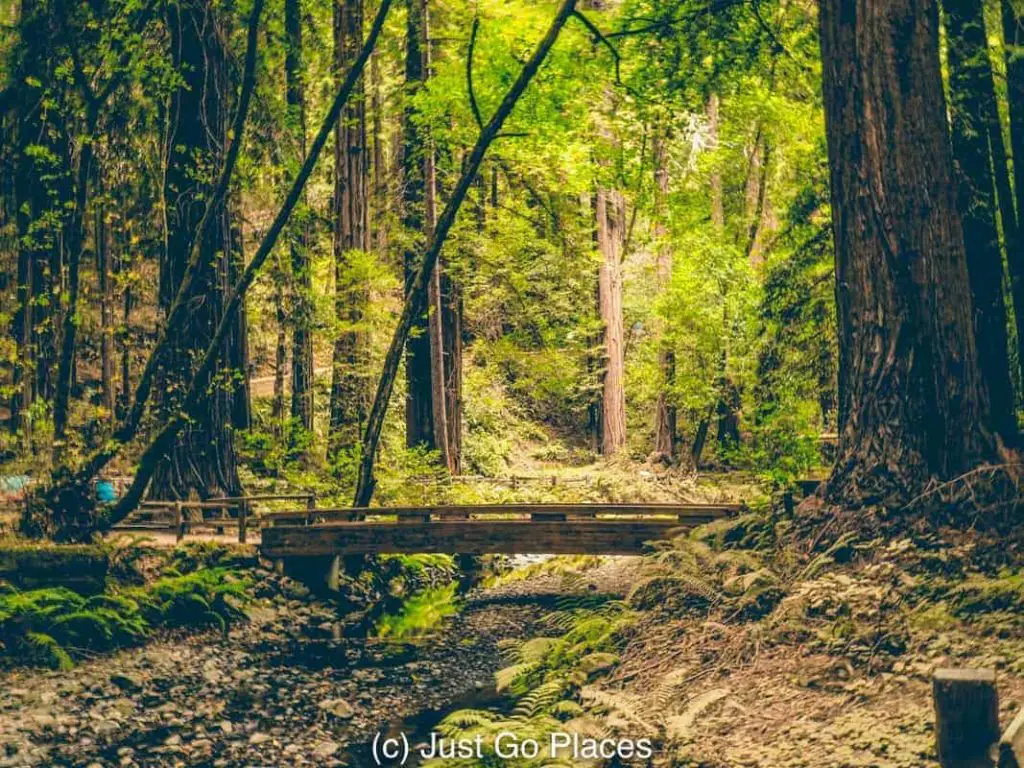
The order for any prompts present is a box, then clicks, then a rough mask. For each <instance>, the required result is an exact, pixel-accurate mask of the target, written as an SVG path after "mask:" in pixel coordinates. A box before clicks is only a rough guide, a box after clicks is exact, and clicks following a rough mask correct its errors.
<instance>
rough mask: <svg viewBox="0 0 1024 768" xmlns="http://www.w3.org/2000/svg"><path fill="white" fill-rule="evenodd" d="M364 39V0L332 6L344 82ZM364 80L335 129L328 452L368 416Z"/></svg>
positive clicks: (348, 439) (353, 438)
mask: <svg viewBox="0 0 1024 768" xmlns="http://www.w3.org/2000/svg"><path fill="white" fill-rule="evenodd" d="M362 40H363V2H362V0H343V2H338V3H336V4H335V6H334V57H335V58H334V65H335V77H336V78H337V82H338V83H340V82H341V79H342V78H343V77H344V73H345V71H346V70H347V69H348V68H350V67H351V66H352V62H354V61H355V59H356V56H357V55H358V54H359V49H360V46H361V45H362ZM363 82H364V79H363V78H362V77H360V79H359V80H357V81H356V89H355V93H354V94H353V95H354V98H353V99H351V100H350V101H349V102H348V104H347V105H346V106H345V111H344V112H343V114H342V116H341V119H340V120H339V121H338V124H337V126H335V129H334V281H335V286H334V311H335V316H336V318H337V320H338V322H339V323H340V324H341V325H342V328H341V329H340V331H339V333H338V335H337V337H336V338H335V341H334V355H333V363H332V367H333V372H332V379H331V424H330V434H329V440H328V443H329V448H328V451H329V453H330V456H331V457H332V458H333V457H334V456H335V454H336V452H337V451H338V450H339V449H341V448H352V447H353V446H355V445H356V444H357V443H358V441H359V432H360V430H361V429H362V426H363V422H364V421H365V420H366V408H367V400H368V398H369V394H368V392H367V387H368V382H367V379H366V370H365V369H366V356H367V350H366V334H364V333H361V332H360V330H359V324H360V323H361V322H362V319H363V313H364V311H365V308H366V302H367V294H366V287H365V286H364V285H362V284H361V283H360V281H359V279H358V276H356V275H354V273H353V271H352V258H351V257H352V252H353V251H357V250H358V251H367V250H369V246H370V242H369V222H368V214H367V184H368V169H367V152H366V108H365V104H364V100H363V90H364V88H363Z"/></svg>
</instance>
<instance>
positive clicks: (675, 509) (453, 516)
mask: <svg viewBox="0 0 1024 768" xmlns="http://www.w3.org/2000/svg"><path fill="white" fill-rule="evenodd" d="M742 509H744V505H743V504H733V503H720V504H664V503H654V504H602V503H590V504H559V503H546V504H464V505H457V506H447V505H418V506H409V507H404V506H403V507H340V508H336V509H310V510H305V511H295V512H272V513H269V514H267V515H264V516H263V520H264V521H265V522H267V523H268V524H269V525H271V526H280V525H288V524H292V525H295V524H298V525H310V524H313V523H327V522H356V521H360V520H364V519H365V518H367V517H395V518H397V519H398V520H400V521H401V520H410V521H418V522H428V521H430V520H432V519H438V520H459V519H463V520H466V519H469V518H470V516H473V517H490V518H508V517H509V516H512V515H519V516H524V515H529V516H530V518H531V519H533V520H566V519H570V518H572V519H587V518H597V517H598V516H599V515H602V516H611V517H675V518H677V519H679V520H687V521H693V520H700V521H710V520H713V519H716V518H718V517H724V516H727V515H730V514H736V513H738V512H740V511H741V510H742Z"/></svg>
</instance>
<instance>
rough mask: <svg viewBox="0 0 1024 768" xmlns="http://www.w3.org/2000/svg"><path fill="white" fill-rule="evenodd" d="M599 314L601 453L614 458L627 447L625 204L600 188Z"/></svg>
mask: <svg viewBox="0 0 1024 768" xmlns="http://www.w3.org/2000/svg"><path fill="white" fill-rule="evenodd" d="M594 214H595V216H596V217H597V249H598V251H599V252H600V254H601V266H600V268H599V271H598V281H597V283H598V284H597V296H598V311H599V314H600V316H601V322H602V324H603V326H604V333H603V347H604V367H603V371H602V375H601V453H602V454H604V455H605V456H613V455H615V454H616V453H618V452H619V450H621V449H622V448H623V447H624V446H625V444H626V395H625V357H624V352H625V350H624V344H625V333H624V329H623V320H622V248H623V241H624V239H625V228H626V204H625V201H624V200H623V197H622V194H621V193H620V192H617V191H615V190H609V189H603V188H602V189H598V191H597V201H596V204H595V206H594Z"/></svg>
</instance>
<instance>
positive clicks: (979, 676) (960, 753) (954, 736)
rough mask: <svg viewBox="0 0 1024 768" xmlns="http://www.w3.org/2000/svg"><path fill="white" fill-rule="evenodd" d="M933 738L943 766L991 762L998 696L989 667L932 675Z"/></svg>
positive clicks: (971, 767)
mask: <svg viewBox="0 0 1024 768" xmlns="http://www.w3.org/2000/svg"><path fill="white" fill-rule="evenodd" d="M932 695H933V698H934V700H935V740H936V745H937V749H938V753H939V763H940V764H941V765H942V766H943V768H976V767H977V766H991V765H992V761H991V758H990V757H989V750H990V749H991V747H992V745H993V744H995V743H996V742H998V741H999V699H998V695H997V693H996V673H995V672H994V671H993V670H991V669H940V670H938V671H936V673H935V677H934V678H933V679H932Z"/></svg>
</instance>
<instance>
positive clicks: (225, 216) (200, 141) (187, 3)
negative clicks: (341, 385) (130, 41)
mask: <svg viewBox="0 0 1024 768" xmlns="http://www.w3.org/2000/svg"><path fill="white" fill-rule="evenodd" d="M168 12H169V17H168V28H169V30H170V33H171V53H172V58H173V62H174V64H175V67H176V68H177V70H178V71H179V73H180V74H181V76H182V79H183V83H182V87H180V88H179V89H178V90H177V91H176V92H175V93H174V95H173V97H172V102H171V123H170V130H171V135H170V136H169V138H168V141H167V144H168V146H169V147H170V148H171V149H170V154H169V158H168V167H167V172H166V182H165V186H166V193H165V195H166V199H167V201H168V203H169V205H168V211H167V224H168V236H167V252H166V255H165V258H164V262H163V264H162V268H161V275H160V301H161V305H162V306H163V307H164V309H165V311H167V310H169V308H170V307H171V306H172V304H173V302H174V298H175V297H176V295H177V294H178V290H179V287H180V286H181V284H182V281H183V280H184V278H185V274H186V271H187V270H188V265H189V261H190V257H191V253H192V249H193V244H194V239H195V238H197V237H198V238H201V239H202V243H201V253H202V254H203V258H202V261H201V267H200V270H199V273H198V275H197V276H196V278H195V279H194V281H193V282H192V283H191V286H190V292H189V296H190V299H191V301H190V302H189V303H190V311H189V313H188V317H187V320H186V327H185V329H184V332H183V333H181V334H179V335H178V336H177V337H176V338H174V339H173V340H172V344H171V349H170V350H169V352H168V354H167V356H166V358H165V359H164V360H163V361H162V362H163V366H162V370H161V371H160V378H161V382H160V385H159V386H158V387H157V391H158V392H159V393H160V400H161V401H160V406H161V408H160V410H161V411H162V412H163V413H164V414H167V415H168V416H169V414H170V413H172V412H173V411H175V410H177V409H179V408H180V407H181V398H182V397H183V395H184V394H185V391H186V387H187V385H188V382H189V380H190V379H191V375H192V371H193V370H194V365H195V362H194V359H193V358H194V356H195V354H196V352H201V351H202V350H204V349H205V348H206V346H207V344H208V343H209V342H210V340H211V339H212V337H213V331H214V328H216V326H217V323H218V322H219V320H220V317H221V314H222V312H223V304H224V298H225V297H224V295H223V285H224V283H225V282H226V280H227V278H228V275H227V270H228V269H229V267H230V265H229V261H230V260H231V257H232V254H231V250H232V243H231V222H230V216H229V206H228V203H227V199H226V198H222V199H221V200H220V201H218V203H217V205H216V208H215V209H213V210H211V211H210V215H209V216H208V217H206V216H204V211H205V207H206V200H208V199H209V198H210V196H211V193H212V189H211V185H210V184H209V183H204V182H203V181H202V178H203V174H202V173H199V172H198V169H199V167H200V166H199V164H200V163H210V164H211V165H212V166H213V167H215V168H217V167H220V166H221V165H222V158H223V151H224V148H225V147H226V143H227V127H228V126H227V120H226V115H227V112H228V105H227V104H226V103H225V98H226V95H227V93H229V92H230V87H229V82H228V71H227V61H226V51H225V50H224V48H223V41H222V39H221V37H220V36H219V35H218V33H217V32H216V29H215V19H214V15H213V14H214V11H213V7H212V6H211V5H210V4H209V2H208V0H183V2H181V3H179V4H177V5H173V6H170V7H169V11H168ZM204 221H205V226H203V222H204ZM228 338H237V335H236V333H232V334H230V336H229V337H228ZM232 356H233V355H232V351H231V349H230V345H229V344H227V343H222V344H221V345H220V349H218V357H219V359H220V361H221V362H220V363H219V364H218V366H217V367H218V369H219V370H217V371H216V372H215V376H216V379H217V380H218V381H221V380H227V381H230V380H231V378H232V376H233V375H234V374H235V372H234V371H232V370H231V369H230V368H228V367H227V365H226V364H228V363H229V362H230V360H231V357H232ZM212 379H213V377H211V379H209V380H207V381H204V382H202V386H203V388H206V387H207V386H209V385H210V384H211V383H212ZM232 406H233V394H232V392H230V391H228V390H226V389H224V387H223V384H216V385H214V386H213V387H212V390H211V391H210V392H209V394H208V395H207V396H206V397H205V398H203V407H202V410H201V412H200V413H198V414H197V415H196V418H195V419H194V420H192V421H191V422H190V423H189V425H188V427H187V428H186V429H185V430H184V431H183V432H182V434H181V435H180V438H179V439H178V440H177V441H176V443H175V444H174V445H173V447H172V448H171V450H170V451H169V452H168V454H167V455H166V456H165V457H164V458H163V459H162V460H161V461H160V462H159V464H158V466H157V468H156V471H155V473H154V476H153V484H152V487H151V488H150V494H151V496H152V497H154V498H188V497H190V496H193V495H194V496H198V497H200V498H207V497H210V496H235V495H238V493H239V492H240V490H241V483H240V481H239V479H238V468H237V465H236V461H235V452H234V446H233V445H232V429H231V425H232V420H233V417H232Z"/></svg>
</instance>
